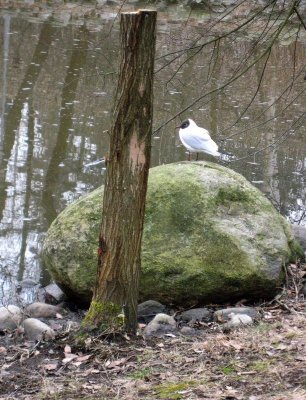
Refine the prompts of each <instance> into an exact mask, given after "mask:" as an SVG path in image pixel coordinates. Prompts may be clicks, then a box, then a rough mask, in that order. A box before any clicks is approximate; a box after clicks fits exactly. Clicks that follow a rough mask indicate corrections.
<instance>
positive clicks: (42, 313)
mask: <svg viewBox="0 0 306 400" xmlns="http://www.w3.org/2000/svg"><path fill="white" fill-rule="evenodd" d="M61 312H63V308H61V307H59V306H53V305H51V304H45V303H38V302H37V303H32V304H29V305H28V306H27V307H26V309H25V313H26V314H27V315H29V316H31V317H34V318H54V317H56V314H58V313H61Z"/></svg>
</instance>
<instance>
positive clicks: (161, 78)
mask: <svg viewBox="0 0 306 400" xmlns="http://www.w3.org/2000/svg"><path fill="white" fill-rule="evenodd" d="M115 15H116V13H115V12H114V11H112V10H108V12H105V14H104V15H102V16H101V18H100V19H99V21H98V22H97V21H96V22H91V21H88V22H87V23H85V22H84V21H81V22H75V23H68V21H65V15H64V16H63V18H62V21H61V23H59V21H58V20H55V19H50V18H47V17H46V18H42V19H41V18H33V17H31V18H29V17H25V16H22V15H19V16H17V14H15V13H9V12H7V11H4V10H2V12H1V14H0V30H1V32H2V34H1V43H0V76H1V78H0V79H1V80H0V85H1V90H0V95H1V104H0V107H1V109H0V165H1V168H0V249H1V251H0V273H1V279H0V303H1V302H2V303H3V304H8V303H9V302H11V301H13V300H12V299H13V298H14V296H15V292H16V291H17V292H20V296H21V299H22V300H23V301H25V302H30V301H32V300H33V298H34V297H33V296H34V295H35V293H36V289H37V287H38V286H37V285H36V286H35V282H36V283H40V284H42V285H44V284H47V283H48V282H49V281H50V277H49V275H48V273H47V272H46V271H45V270H44V268H43V266H42V264H41V259H40V251H41V247H42V243H43V239H44V236H45V233H46V231H47V229H48V227H49V225H50V224H51V222H52V221H53V220H54V218H55V217H56V216H57V215H58V213H59V212H60V211H62V210H63V209H64V208H65V207H66V206H67V205H68V204H69V203H71V202H72V201H74V200H75V199H77V198H78V197H79V196H81V195H83V194H85V193H88V192H89V191H91V190H93V189H94V188H96V187H98V186H99V185H101V184H102V183H103V177H104V172H105V169H104V165H103V164H100V163H96V161H97V160H100V159H101V158H102V157H103V156H104V155H106V154H107V150H108V143H109V136H108V130H109V128H110V124H111V115H112V107H113V94H114V90H115V87H116V79H117V75H116V73H117V69H118V53H119V48H120V46H119V41H118V38H119V27H118V21H117V20H118V19H115V20H114V17H115ZM68 19H69V18H68ZM210 24H211V20H210V17H209V16H208V15H202V16H199V15H197V16H192V15H191V16H190V15H189V11H182V9H181V8H180V9H179V11H177V10H175V9H173V8H172V9H169V10H168V11H167V12H163V13H160V14H159V22H158V33H157V50H156V53H157V54H156V66H155V69H156V74H155V88H154V90H155V103H154V127H155V128H154V129H155V133H154V137H153V139H152V146H153V147H152V166H156V165H160V164H164V163H171V162H177V161H181V160H185V159H186V153H185V149H184V148H183V147H182V146H181V145H180V142H179V139H178V134H177V130H175V126H177V125H179V124H180V121H181V120H182V119H183V118H186V117H191V118H193V119H194V120H195V121H196V122H197V123H198V125H200V126H203V127H205V128H207V129H208V130H209V131H210V133H211V136H212V137H213V138H214V140H215V141H217V142H218V143H219V144H220V145H221V148H222V149H223V150H225V151H227V152H230V153H231V154H233V156H232V157H228V158H227V159H225V160H223V161H222V160H221V161H219V162H221V163H223V164H224V165H227V166H229V167H230V168H233V169H234V170H236V171H238V172H240V173H241V174H243V175H244V176H245V177H246V178H247V179H248V180H249V181H251V182H253V184H254V185H256V186H257V187H258V188H259V189H260V190H262V191H263V192H264V193H265V194H266V195H267V196H268V197H269V198H270V199H271V200H272V201H273V203H274V204H275V206H276V207H277V208H278V209H279V210H280V212H281V213H282V214H283V215H285V216H286V217H287V218H288V219H289V220H290V221H291V222H296V223H302V224H306V221H305V185H304V180H305V167H306V158H305V155H306V151H305V150H306V140H305V118H304V117H305V104H306V103H305V98H306V96H305V89H306V81H305V80H304V77H305V75H306V69H305V54H306V39H305V34H303V32H301V33H300V36H299V38H298V40H295V37H296V36H295V34H294V32H295V31H294V27H292V34H288V35H287V36H286V37H285V38H283V40H282V41H279V42H278V43H277V44H276V45H275V46H274V47H273V49H272V52H271V54H270V57H269V60H268V62H267V64H266V66H265V67H266V69H265V74H264V76H263V77H262V69H263V66H264V62H261V63H259V64H258V65H257V66H255V67H254V68H252V69H250V70H249V71H246V72H245V73H244V74H242V76H241V78H240V79H239V80H238V81H235V82H233V83H232V84H231V85H229V86H227V87H226V88H225V89H224V90H222V91H220V92H216V93H212V94H210V95H206V94H208V93H209V92H210V91H212V90H214V89H216V88H217V87H220V86H222V84H223V83H224V82H225V81H226V80H227V79H229V78H230V77H231V76H232V74H233V73H234V71H235V69H237V68H239V67H241V63H242V60H243V58H244V55H245V54H246V52H247V50H248V49H249V48H250V46H251V45H252V43H254V40H255V38H256V37H257V36H258V33H256V32H255V34H254V32H252V33H251V32H250V31H245V32H244V33H243V34H239V35H238V34H237V35H235V36H233V37H229V38H228V39H227V40H225V41H224V42H223V43H221V44H220V46H219V49H218V56H216V54H217V53H216V49H215V47H214V46H213V45H211V46H207V47H205V48H204V49H203V50H202V51H201V52H200V53H198V54H196V52H195V50H188V51H187V52H185V53H184V55H183V56H182V57H180V58H176V59H174V60H173V62H172V63H170V64H169V65H167V64H168V62H169V61H170V60H171V59H173V58H175V57H176V55H177V54H178V53H176V54H172V55H168V56H167V57H164V55H166V54H171V53H173V52H177V51H179V50H180V49H182V48H186V47H188V46H190V45H192V43H194V41H195V40H198V38H199V36H200V35H202V34H203V32H208V29H207V27H209V26H210ZM204 37H205V35H204ZM207 37H209V33H207ZM202 40H203V39H202ZM256 52H258V50H256V48H255V50H254V54H255V55H256ZM187 58H190V59H189V60H188V61H187V62H186V63H184V64H182V62H183V61H185V60H186V59H187ZM259 82H260V87H259V88H258V84H259ZM203 95H204V97H202V99H200V100H199V101H197V102H195V104H194V105H193V106H192V107H190V108H189V109H188V111H186V112H184V113H182V115H180V116H179V117H177V118H175V119H174V120H173V121H171V122H169V123H168V124H166V125H165V126H163V125H164V123H165V122H167V121H168V120H169V119H171V118H172V117H173V116H175V115H176V114H177V113H179V112H180V111H181V110H184V109H185V107H186V106H188V105H189V104H192V103H194V101H195V99H197V98H200V97H201V96H203ZM250 103H252V104H251V105H250V106H249V104H250ZM160 127H162V128H161V129H158V128H160ZM200 158H204V159H210V157H209V156H205V155H201V157H200ZM210 160H211V159H210ZM31 280H32V281H33V282H32V281H31ZM20 281H23V283H22V287H18V282H20ZM29 287H30V288H29ZM1 299H2V300H1Z"/></svg>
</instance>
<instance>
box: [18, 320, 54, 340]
mask: <svg viewBox="0 0 306 400" xmlns="http://www.w3.org/2000/svg"><path fill="white" fill-rule="evenodd" d="M23 327H24V333H25V336H26V337H27V338H28V339H29V340H34V341H36V340H50V339H54V338H55V332H54V330H53V329H51V328H50V327H49V326H48V325H47V324H45V323H44V322H42V321H40V320H39V319H36V318H27V319H25V320H24V322H23Z"/></svg>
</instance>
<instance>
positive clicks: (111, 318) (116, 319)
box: [82, 300, 124, 332]
mask: <svg viewBox="0 0 306 400" xmlns="http://www.w3.org/2000/svg"><path fill="white" fill-rule="evenodd" d="M121 311H122V309H121V307H120V306H119V305H118V304H115V303H113V302H110V301H105V302H100V301H94V300H93V301H92V302H91V304H90V308H89V310H88V312H87V314H86V316H85V318H84V319H83V321H82V327H83V328H88V327H95V328H97V329H98V330H99V331H110V332H117V331H119V330H121V329H122V327H123V325H124V318H122V315H121Z"/></svg>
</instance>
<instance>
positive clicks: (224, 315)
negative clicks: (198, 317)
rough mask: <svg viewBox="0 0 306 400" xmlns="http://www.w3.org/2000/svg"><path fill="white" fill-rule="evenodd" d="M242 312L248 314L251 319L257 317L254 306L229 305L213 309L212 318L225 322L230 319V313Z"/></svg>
mask: <svg viewBox="0 0 306 400" xmlns="http://www.w3.org/2000/svg"><path fill="white" fill-rule="evenodd" d="M234 314H238V315H240V314H244V315H248V316H249V317H251V318H252V319H255V318H258V317H259V313H258V311H257V310H256V309H255V308H252V307H229V308H224V309H222V310H218V311H215V313H214V320H215V321H217V322H226V321H228V320H230V319H231V317H230V315H234Z"/></svg>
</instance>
